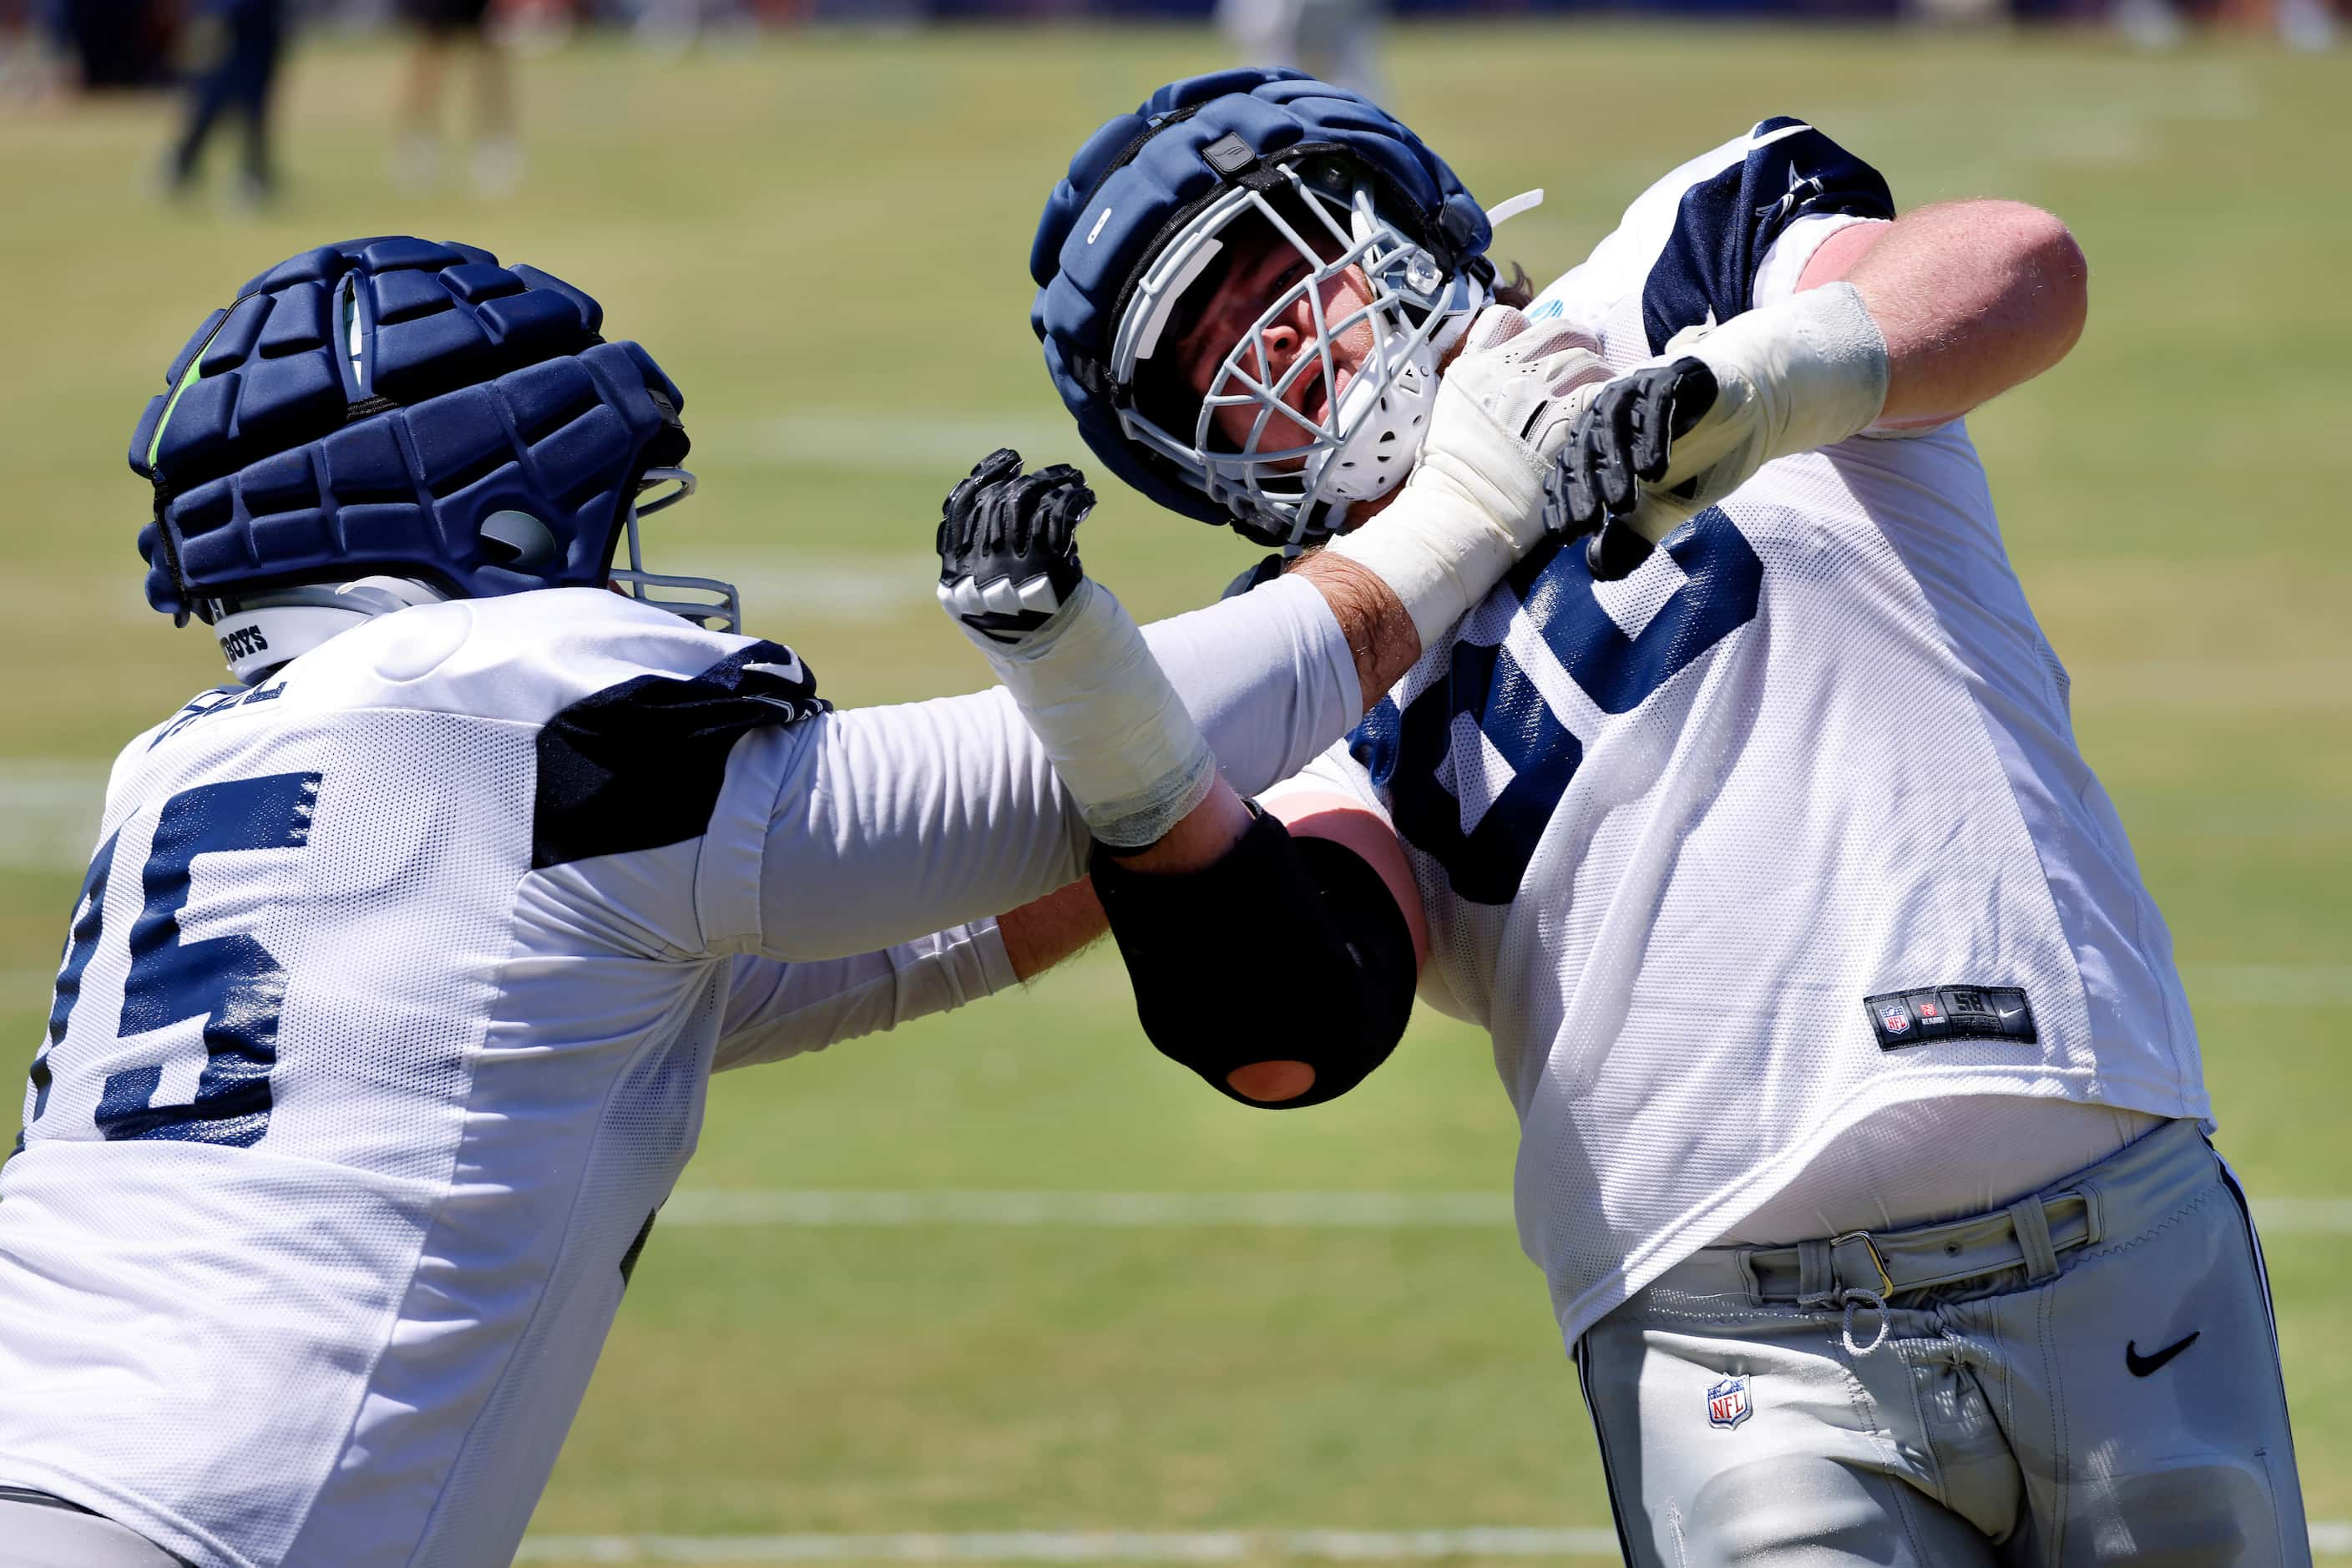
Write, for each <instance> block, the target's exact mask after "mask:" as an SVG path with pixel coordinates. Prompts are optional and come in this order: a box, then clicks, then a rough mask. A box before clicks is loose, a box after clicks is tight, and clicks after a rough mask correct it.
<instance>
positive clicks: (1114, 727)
mask: <svg viewBox="0 0 2352 1568" xmlns="http://www.w3.org/2000/svg"><path fill="white" fill-rule="evenodd" d="M967 635H971V640H972V642H973V643H974V644H975V645H976V646H978V647H979V648H980V651H981V652H982V653H984V654H986V655H987V656H988V662H989V664H990V665H991V666H992V668H994V669H995V671H996V678H997V679H999V680H1001V681H1003V683H1004V687H1005V689H1006V690H1008V691H1010V692H1011V693H1012V694H1013V703H1014V704H1015V705H1016V706H1017V707H1019V708H1020V710H1021V716H1022V717H1023V718H1024V719H1026V720H1027V721H1029V728H1030V729H1031V730H1033V731H1035V732H1036V735H1037V739H1038V741H1039V742H1041V743H1042V744H1043V745H1044V746H1045V755H1046V756H1047V757H1048V758H1050V759H1051V760H1052V762H1053V763H1054V771H1055V773H1059V774H1060V775H1061V779H1062V784H1063V787H1064V788H1066V789H1067V790H1068V791H1069V792H1070V795H1071V796H1072V797H1073V798H1074V799H1076V801H1077V803H1078V809H1079V811H1080V812H1081V813H1083V814H1084V816H1086V819H1087V828H1088V830H1089V831H1091V832H1092V833H1093V834H1094V836H1095V837H1096V839H1097V841H1098V842H1100V843H1102V844H1105V845H1108V846H1109V847H1112V848H1117V849H1139V848H1142V847H1145V846H1147V845H1150V844H1155V843H1157V842H1159V840H1160V838H1161V837H1164V836H1165V835H1166V834H1167V832H1168V830H1169V829H1170V828H1171V827H1173V826H1176V824H1177V823H1178V822H1180V821H1181V820H1182V819H1183V817H1184V816H1185V814H1186V813H1188V812H1190V811H1191V810H1192V808H1193V807H1194V806H1196V805H1200V804H1201V802H1202V800H1204V799H1206V798H1207V796H1208V794H1209V789H1210V786H1211V785H1212V784H1214V783H1215V782H1216V776H1217V759H1216V756H1215V754H1214V753H1213V752H1211V751H1210V750H1209V743H1208V742H1207V741H1205V740H1203V739H1202V735H1201V730H1200V726H1199V725H1197V724H1195V723H1193V721H1192V714H1191V713H1190V712H1188V711H1187V710H1185V707H1184V704H1183V702H1182V700H1181V699H1179V698H1178V697H1177V695H1176V689H1175V688H1174V687H1173V686H1171V685H1170V684H1169V681H1168V677H1167V676H1166V675H1165V674H1164V673H1163V672H1162V671H1161V670H1160V663H1159V661H1158V660H1157V659H1155V658H1152V657H1151V649H1150V646H1149V645H1148V644H1146V643H1145V642H1144V640H1143V633H1142V632H1141V631H1139V629H1137V627H1136V624H1135V621H1134V619H1133V617H1131V616H1129V615H1128V613H1127V611H1126V610H1125V609H1124V608H1122V607H1121V606H1120V605H1119V602H1118V599H1116V598H1114V597H1113V596H1112V595H1111V592H1110V590H1109V589H1108V588H1106V587H1104V586H1103V585H1102V584H1099V583H1097V582H1095V581H1094V580H1093V579H1092V578H1088V579H1087V580H1085V581H1083V582H1081V583H1080V584H1078V587H1077V592H1076V593H1075V594H1073V595H1071V596H1070V602H1069V603H1068V604H1066V605H1063V606H1062V608H1061V609H1060V611H1058V612H1057V613H1056V614H1055V616H1054V618H1053V619H1052V620H1050V621H1047V622H1046V623H1045V625H1044V626H1040V627H1039V628H1038V629H1037V630H1036V631H1035V632H1034V633H1032V634H1031V635H1030V636H1028V637H1024V638H1023V639H1022V640H1021V641H1020V642H1019V643H1018V644H1016V645H1013V646H1012V647H1007V646H1005V645H1004V644H1002V643H997V642H992V641H990V640H989V639H987V638H986V637H981V636H979V635H977V634H972V633H970V631H969V628H967Z"/></svg>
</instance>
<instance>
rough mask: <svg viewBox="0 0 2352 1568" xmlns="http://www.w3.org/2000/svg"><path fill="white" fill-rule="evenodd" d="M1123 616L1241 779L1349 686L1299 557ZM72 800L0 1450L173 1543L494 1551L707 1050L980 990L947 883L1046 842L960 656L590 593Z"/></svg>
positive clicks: (302, 670)
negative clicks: (947, 667)
mask: <svg viewBox="0 0 2352 1568" xmlns="http://www.w3.org/2000/svg"><path fill="white" fill-rule="evenodd" d="M1147 636H1149V637H1150V638H1151V639H1152V641H1153V643H1154V646H1155V647H1156V648H1158V649H1159V651H1160V656H1161V658H1162V661H1163V663H1164V664H1165V665H1166V666H1167V668H1169V670H1170V672H1171V677H1172V678H1174V679H1176V680H1177V682H1178V685H1179V689H1181V691H1182V692H1183V693H1184V696H1185V698H1186V700H1187V704H1188V706H1190V707H1191V708H1192V711H1193V712H1194V714H1195V716H1196V717H1198V718H1199V719H1200V720H1201V722H1202V728H1203V730H1204V731H1206V732H1207V733H1208V734H1209V735H1210V738H1211V741H1212V743H1213V745H1214V746H1215V747H1216V749H1217V751H1218V753H1219V756H1220V758H1221V759H1222V761H1223V763H1224V765H1225V766H1226V768H1227V770H1228V772H1229V773H1230V774H1231V776H1233V778H1234V783H1235V784H1236V786H1237V787H1239V788H1241V789H1243V790H1244V791H1249V790H1255V789H1258V788H1262V787H1264V786H1265V784H1268V783H1270V782H1271V781H1272V780H1273V779H1275V778H1276V777H1278V776H1280V774H1281V773H1286V772H1289V771H1292V770H1293V769H1296V768H1297V767H1298V766H1299V765H1300V764H1301V763H1304V762H1306V761H1307V760H1308V759H1309V758H1311V757H1312V756H1313V755H1314V754H1315V753H1316V752H1318V751H1319V750H1320V749H1321V748H1322V747H1323V746H1324V745H1325V744H1327V743H1328V741H1329V740H1330V738H1331V737H1332V736H1334V735H1336V734H1338V733H1339V731H1340V729H1341V727H1342V725H1343V724H1344V723H1346V722H1348V721H1350V720H1352V719H1353V717H1354V716H1355V715H1356V713H1357V712H1358V711H1359V704H1358V701H1357V692H1356V685H1355V666H1354V661H1353V658H1352V657H1351V656H1350V655H1349V651H1348V647H1347V643H1346V640H1345V639H1344V637H1341V636H1340V634H1339V626H1338V623H1337V621H1336V620H1335V619H1334V618H1333V617H1332V616H1331V614H1330V612H1329V610H1328V608H1327V607H1326V606H1325V605H1323V602H1322V600H1321V598H1320V597H1319V595H1317V594H1316V593H1315V591H1314V590H1313V588H1312V587H1311V586H1309V585H1308V584H1288V585H1286V587H1284V588H1283V589H1282V590H1281V591H1279V592H1277V593H1273V594H1266V595H1252V596H1251V600H1250V601H1246V602H1245V601H1234V602H1232V603H1228V604H1223V605H1215V606H1213V607H1212V608H1210V609H1208V610H1204V611H1200V612H1196V613H1195V614H1194V615H1192V616H1181V617H1178V618H1177V620H1175V621H1174V622H1172V623H1164V624H1162V625H1160V626H1154V627H1151V628H1150V629H1149V631H1148V632H1147ZM103 829H104V837H103V838H102V841H101V847H100V853H99V855H98V856H97V857H96V858H95V860H94V864H93V869H92V872H91V877H90V879H89V884H88V888H87V891H88V893H89V895H90V896H89V897H88V898H87V899H86V900H84V901H83V903H82V905H81V907H79V908H77V909H76V910H75V911H74V912H73V915H72V917H71V921H70V924H71V928H72V934H71V936H70V937H69V939H68V944H67V951H66V953H65V956H64V961H63V963H62V964H61V967H60V973H59V977H58V991H57V996H58V1005H57V1008H56V1010H55V1012H54V1014H53V1017H54V1019H55V1020H56V1024H55V1029H54V1033H55V1038H54V1040H45V1041H44V1048H43V1050H42V1053H41V1055H40V1056H39V1057H38V1058H37V1064H36V1067H35V1070H34V1072H33V1074H32V1079H31V1082H30V1084H29V1085H28V1087H27V1089H26V1100H25V1116H26V1141H25V1145H24V1148H23V1150H22V1152H19V1153H18V1154H16V1156H15V1157H14V1158H13V1159H11V1160H10V1161H9V1162H8V1163H7V1164H6V1166H5V1169H0V1200H5V1201H0V1483H7V1484H14V1485H18V1486H29V1487H35V1488H38V1489H43V1490H47V1491H50V1492H54V1493H56V1494H58V1496H60V1497H64V1498H67V1499H68V1500H72V1501H74V1502H77V1503H79V1504H81V1505H83V1506H85V1507H88V1508H90V1509H93V1510H97V1511H99V1512H100V1513H103V1514H106V1515H107V1516H109V1517H110V1518H112V1519H114V1520H116V1521H120V1522H121V1523H123V1524H125V1525H128V1526H130V1527H131V1528H132V1529H135V1530H137V1531H140V1532H141V1533H142V1534H143V1535H145V1536H147V1537H148V1538H149V1539H151V1540H152V1541H155V1542H158V1543H160V1544H162V1545H163V1546H165V1547H167V1548H169V1549H170V1550H171V1551H173V1552H177V1553H179V1554H180V1555H182V1556H184V1557H186V1558H188V1559H189V1560H191V1561H193V1562H195V1563H200V1564H203V1565H204V1568H255V1565H258V1564H265V1563H267V1564H277V1563H332V1564H334V1565H335V1568H389V1565H391V1564H394V1563H416V1564H428V1563H447V1564H468V1565H470V1564H478V1563H501V1562H505V1561H507V1560H508V1558H509V1557H510V1556H511V1555H512V1554H513V1552H514V1548H515V1545H516V1543H517V1542H519V1541H520V1538H521V1535H522V1531H523V1528H524V1525H525V1523H526V1522H527V1521H528V1520H529V1518H530V1510H531V1508H532V1505H533V1504H534V1503H535V1502H536V1500H537V1499H538V1497H539V1495H540V1492H541V1489H542V1487H543V1486H544V1484H545V1481H546V1479H547V1475H548V1472H549V1470H550V1468H551V1467H552V1465H553V1464H554V1461H555V1456H556V1453H557V1450H558V1448H559V1447H561V1445H562V1439H563V1435H564V1432H565V1430H566V1429H567V1428H568V1427H569V1426H570V1424H571V1421H572V1415H573V1413H574V1411H575V1410H576V1409H577V1407H578V1405H579V1402H580V1398H581V1395H582V1393H583V1390H584V1389H585V1387H586V1385H587V1383H588V1379H589V1375H590V1373H591V1371H592V1369H593V1366H594V1364H595V1361H596V1356H597V1353H598V1352H599V1350H600V1348H601V1347H602V1345H603V1343H604V1336H605V1332H606V1330H607V1328H608V1326H609V1324H610V1322H611V1321H612V1317H613V1314H614V1310H615V1309H616V1307H617V1306H618V1303H619V1301H620V1299H621V1293H622V1289H623V1286H624V1283H625V1278H624V1276H625V1269H626V1268H628V1267H629V1265H630V1262H631V1260H632V1259H634V1258H635V1256H636V1252H637V1249H638V1247H640V1246H642V1245H643V1243H644V1241H645V1237H646V1232H647V1230H648V1228H649V1225H650V1221H651V1218H652V1215H654V1213H655V1211H656V1209H657V1208H658V1207H659V1205H661V1203H662V1202H663V1200H664V1199H665V1197H666V1196H667V1194H668V1193H669V1191H670V1188H671V1184H672V1183H673V1182H674V1181H675V1180H676V1178H677V1173H678V1171H679V1169H680V1167H681V1166H682V1165H683V1164H684V1163H685V1161H686V1159H687V1157H688V1154H689V1153H690V1152H692V1150H693V1147H694V1142H695V1138H696V1136H697V1132H698V1129H699V1127H700V1124H701V1118H702V1106H703V1092H704V1084H705V1082H706V1079H707V1078H708V1076H709V1072H710V1071H711V1070H712V1069H713V1068H714V1067H715V1066H740V1065H745V1064H749V1063H752V1062H759V1061H771V1060H774V1059H777V1058H782V1057H787V1056H791V1055H793V1054H794V1053H796V1052H799V1051H803V1050H811V1049H820V1048H823V1047H825V1046H827V1045H829V1044H831V1043H833V1042H835V1041H836V1040H841V1039H846V1038H848V1037H852V1036H855V1035H858V1034H863V1033H866V1032H868V1031H871V1030H874V1029H879V1028H888V1027H890V1026H893V1025H895V1024H897V1023H899V1022H903V1021H904V1020H906V1019H908V1018H909V1017H913V1016H919V1015H920V1014H923V1013H927V1012H932V1011H937V1010H939V1009H940V1008H942V1007H947V1006H952V1005H958V1004H960V1003H961V1002H964V1001H967V1000H970V999H972V998H974V997H977V996H981V995H985V994H988V993H990V992H991V991H993V990H996V989H1000V988H1002V987H1003V986H1005V985H1007V984H1011V983H1012V981H1013V973H1012V971H1011V967H1010V964H1009V963H1008V961H1007V959H1006V955H1005V952H1004V947H1003V941H1002V939H1001V937H999V936H998V934H997V932H996V930H995V927H994V922H993V921H992V920H991V919H989V918H987V917H989V916H992V914H993V913H994V912H995V911H998V910H1005V909H1010V908H1013V907H1014V906H1016V905H1019V904H1021V903H1024V902H1026V901H1028V900H1033V899H1035V898H1039V897H1041V896H1043V895H1045V893H1048V892H1050V891H1052V890H1054V889H1056V888H1060V887H1062V886H1065V885H1066V884H1067V883H1069V882H1071V881H1074V880H1075V879H1076V878H1077V877H1078V875H1079V874H1080V871H1081V868H1082V866H1083V857H1084V851H1085V845H1086V835H1085V827H1084V824H1083V822H1082V821H1081V820H1080V818H1079V816H1078V815H1077V812H1076V807H1075V806H1074V805H1072V804H1071V803H1070V801H1069V800H1068V798H1067V796H1066V795H1065V794H1064V793H1063V792H1062V790H1061V789H1060V787H1059V785H1058V784H1057V783H1056V781H1055V776H1054V773H1053V770H1052V766H1051V764H1050V763H1049V762H1048V761H1047V759H1046V757H1045V753H1044V751H1043V749H1042V748H1040V747H1039V746H1038V745H1037V743H1036V742H1035V739H1034V736H1032V735H1031V733H1030V731H1029V730H1028V728H1027V726H1026V725H1024V723H1022V721H1021V720H1020V717H1019V714H1018V713H1017V712H1016V711H1015V710H1014V709H1013V706H1012V703H1011V701H1010V700H1009V699H1007V698H1006V696H1005V694H1004V693H1003V692H1002V691H992V692H982V693H979V694H976V695H973V696H970V697H962V698H951V699H946V700H940V701H935V702H927V703H918V704H911V705H908V706H905V707H898V708H878V709H866V710H850V711H846V712H838V713H835V712H829V711H828V712H819V711H814V710H813V701H812V700H811V699H810V698H809V696H808V692H807V688H806V680H805V670H804V668H803V665H802V664H801V661H800V660H799V658H797V657H796V656H794V655H793V653H792V651H791V650H790V649H787V648H783V647H779V646H777V645H774V644H769V643H754V642H752V641H751V639H749V638H744V637H719V636H716V635H713V634H710V633H706V632H703V631H700V630H698V629H697V628H695V627H693V626H689V625H688V624H687V623H686V622H685V621H683V620H680V619H678V618H677V617H676V616H668V615H665V614H662V613H661V612H659V611H657V610H655V609H651V608H648V607H646V606H645V605H638V604H635V603H634V602H632V601H630V600H627V599H624V598H621V597H619V596H617V595H611V594H605V593H599V592H594V591H591V590H586V589H562V590H552V591H548V592H542V593H532V594H523V595H515V596H513V597H510V598H503V599H495V600H479V601H459V602H455V603H450V604H441V605H425V606H418V607H415V608H411V609H405V610H402V611H399V612H398V613H396V614H393V615H388V616H383V617H380V618H379V619H377V620H375V621H373V622H370V623H368V624H366V625H364V626H358V627H355V628H354V629H352V630H350V631H346V632H343V633H341V634H340V635H338V636H337V637H333V638H332V639H331V640H330V641H328V642H326V643H324V644H322V645H320V647H317V648H316V649H314V650H312V651H310V652H309V653H306V654H304V655H303V656H302V657H301V658H298V659H296V660H295V661H294V662H293V663H292V664H290V665H289V666H288V667H287V668H286V669H285V670H284V671H283V672H282V673H281V674H280V675H278V676H274V677H272V678H270V679H268V680H267V681H265V682H264V683H263V684H262V685H260V686H258V687H256V688H254V689H250V690H246V689H221V690H216V691H212V692H207V693H205V694H204V695H203V696H202V697H200V698H198V699H197V700H195V701H194V702H192V703H190V704H189V705H188V707H187V708H186V709H184V710H182V712H180V713H179V714H176V715H174V716H173V719H172V720H170V721H167V722H166V723H164V724H162V725H159V726H157V727H156V729H155V730H154V731H151V732H150V733H148V734H146V735H142V736H141V737H139V738H138V739H137V740H135V741H133V742H131V745H130V746H129V747H128V748H127V749H126V750H125V751H124V752H123V753H122V756H121V760H120V761H119V762H118V763H117V764H116V766H115V770H114V774H113V778H112V781H111V784H110V788H109V791H108V799H107V805H106V810H105V813H104V823H103ZM203 944H210V945H203ZM882 944H889V945H882ZM261 1086H266V1088H267V1091H268V1092H267V1097H266V1098H256V1090H257V1088H258V1087H261ZM240 1097H241V1098H240Z"/></svg>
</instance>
